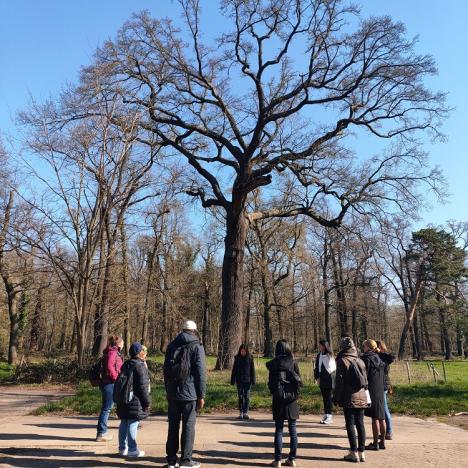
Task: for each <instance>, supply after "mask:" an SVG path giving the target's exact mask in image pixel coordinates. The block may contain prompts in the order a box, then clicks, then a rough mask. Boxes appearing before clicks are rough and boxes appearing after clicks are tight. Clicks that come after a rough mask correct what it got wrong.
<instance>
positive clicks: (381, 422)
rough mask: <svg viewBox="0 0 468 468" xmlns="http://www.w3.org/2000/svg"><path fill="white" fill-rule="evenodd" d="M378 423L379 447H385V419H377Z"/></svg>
mask: <svg viewBox="0 0 468 468" xmlns="http://www.w3.org/2000/svg"><path fill="white" fill-rule="evenodd" d="M378 423H379V447H380V448H381V449H384V448H385V432H386V431H385V419H378Z"/></svg>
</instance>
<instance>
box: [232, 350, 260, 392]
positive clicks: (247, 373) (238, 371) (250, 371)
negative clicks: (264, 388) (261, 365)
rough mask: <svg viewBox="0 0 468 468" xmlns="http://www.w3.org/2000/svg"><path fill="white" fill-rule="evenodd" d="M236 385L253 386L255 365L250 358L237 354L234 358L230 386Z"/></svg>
mask: <svg viewBox="0 0 468 468" xmlns="http://www.w3.org/2000/svg"><path fill="white" fill-rule="evenodd" d="M236 383H238V384H250V385H255V365H254V360H253V358H252V356H245V357H242V356H240V355H239V354H237V355H236V356H235V357H234V365H233V366H232V373H231V385H234V384H236Z"/></svg>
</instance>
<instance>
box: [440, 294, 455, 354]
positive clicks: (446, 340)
mask: <svg viewBox="0 0 468 468" xmlns="http://www.w3.org/2000/svg"><path fill="white" fill-rule="evenodd" d="M437 302H438V303H439V304H440V305H439V321H440V332H441V338H442V341H443V344H444V351H443V352H444V355H445V359H446V360H447V361H448V360H450V359H452V358H453V355H452V341H451V339H450V334H449V331H448V326H447V320H446V317H445V314H446V303H445V301H444V298H443V297H442V295H440V294H437Z"/></svg>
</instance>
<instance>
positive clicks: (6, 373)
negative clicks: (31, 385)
mask: <svg viewBox="0 0 468 468" xmlns="http://www.w3.org/2000/svg"><path fill="white" fill-rule="evenodd" d="M13 371H14V366H12V365H10V364H8V362H5V361H0V383H5V382H8V381H10V379H11V377H12V375H13Z"/></svg>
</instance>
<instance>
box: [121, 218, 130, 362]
mask: <svg viewBox="0 0 468 468" xmlns="http://www.w3.org/2000/svg"><path fill="white" fill-rule="evenodd" d="M120 241H121V242H122V283H123V315H124V332H123V335H124V336H123V340H124V353H125V355H127V354H128V349H129V347H130V343H131V342H132V335H131V323H130V303H129V296H128V258H127V233H126V229H125V223H124V222H122V223H120Z"/></svg>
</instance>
